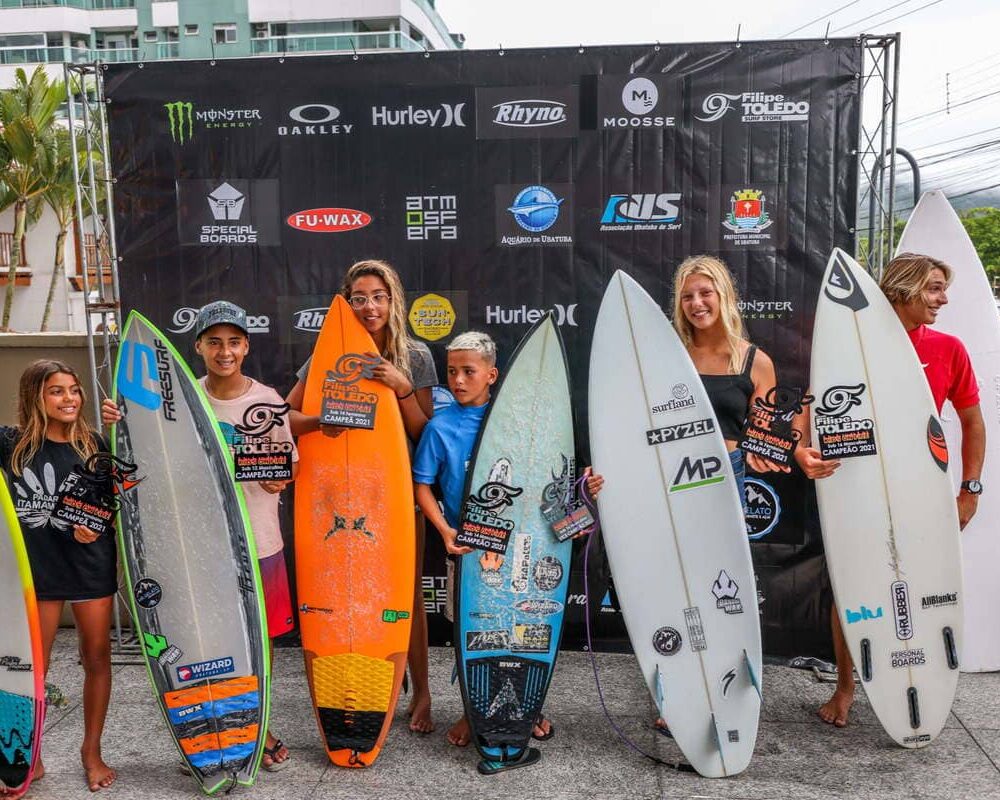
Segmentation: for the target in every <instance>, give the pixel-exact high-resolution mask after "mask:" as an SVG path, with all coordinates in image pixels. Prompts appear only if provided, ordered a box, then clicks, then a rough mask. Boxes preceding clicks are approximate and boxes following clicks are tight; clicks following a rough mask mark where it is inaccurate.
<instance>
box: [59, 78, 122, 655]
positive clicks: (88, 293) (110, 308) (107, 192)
mask: <svg viewBox="0 0 1000 800" xmlns="http://www.w3.org/2000/svg"><path fill="white" fill-rule="evenodd" d="M103 73H104V68H103V65H102V64H100V63H99V62H98V63H93V64H64V65H63V74H64V77H65V81H66V96H67V101H68V107H69V126H70V130H71V131H72V132H73V135H71V136H70V146H71V148H72V153H73V180H74V184H75V189H76V191H75V194H76V220H75V223H74V224H75V225H76V233H77V237H78V239H77V241H80V242H83V241H85V236H86V235H88V234H89V235H92V236H93V241H94V243H95V247H94V248H93V257H94V259H95V260H96V262H97V263H95V264H91V263H90V261H91V253H90V252H88V250H89V248H87V247H81V248H80V261H81V263H80V271H81V274H82V285H83V302H84V319H85V320H86V326H87V356H88V358H89V361H90V374H91V385H90V396H91V398H92V399H93V402H92V405H93V409H94V424H95V425H96V427H97V429H98V430H100V429H101V427H102V424H101V402H100V401H101V399H103V398H105V397H108V396H109V392H110V390H111V381H112V374H113V371H114V359H115V352H116V350H117V347H118V341H119V335H120V332H121V302H120V295H119V291H118V251H117V248H116V244H115V218H114V194H113V191H112V189H113V186H114V179H113V178H112V177H111V153H110V149H109V145H108V127H107V116H106V115H105V113H104V103H105V100H104V80H103V77H104V76H103ZM81 148H82V149H81ZM108 279H110V280H108ZM121 607H122V603H121V601H120V599H119V597H118V596H117V595H116V596H115V601H114V626H115V628H114V638H113V646H112V649H113V651H114V653H115V655H118V656H130V657H131V656H136V655H138V654H139V653H140V652H141V648H140V646H139V642H138V641H137V639H136V637H135V633H134V628H131V629H123V627H122V624H121V613H120V610H121ZM125 607H126V608H127V604H125ZM137 663H138V662H137Z"/></svg>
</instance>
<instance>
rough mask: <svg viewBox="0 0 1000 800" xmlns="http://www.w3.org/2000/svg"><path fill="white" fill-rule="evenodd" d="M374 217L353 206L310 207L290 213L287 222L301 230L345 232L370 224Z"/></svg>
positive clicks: (310, 231)
mask: <svg viewBox="0 0 1000 800" xmlns="http://www.w3.org/2000/svg"><path fill="white" fill-rule="evenodd" d="M371 221H372V217H371V215H370V214H368V213H366V212H364V211H357V210H355V209H353V208H310V209H308V210H306V211H296V212H295V213H293V214H289V215H288V219H286V220H285V222H287V223H288V225H289V226H291V227H292V228H295V229H296V230H299V231H308V232H309V233H344V232H345V231H355V230H357V229H358V228H364V227H365V226H366V225H370V224H371Z"/></svg>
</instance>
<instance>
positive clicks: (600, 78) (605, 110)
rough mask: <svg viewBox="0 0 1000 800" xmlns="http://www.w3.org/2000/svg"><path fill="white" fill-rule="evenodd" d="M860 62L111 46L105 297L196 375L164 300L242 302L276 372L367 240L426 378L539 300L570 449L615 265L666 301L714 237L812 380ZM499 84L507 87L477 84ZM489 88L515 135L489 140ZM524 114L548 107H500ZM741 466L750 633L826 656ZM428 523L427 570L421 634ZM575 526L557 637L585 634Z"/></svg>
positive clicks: (842, 212)
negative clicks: (392, 279)
mask: <svg viewBox="0 0 1000 800" xmlns="http://www.w3.org/2000/svg"><path fill="white" fill-rule="evenodd" d="M859 72H861V49H860V46H859V44H858V43H857V42H856V41H854V40H831V41H830V42H822V41H791V42H785V41H782V42H746V43H742V45H741V46H739V47H736V46H735V45H734V44H727V43H721V44H690V45H659V46H658V47H653V46H615V47H594V48H586V49H585V52H583V53H580V52H579V51H578V48H567V49H546V50H523V51H510V50H508V51H506V52H505V54H504V55H503V56H502V57H501V56H499V55H498V54H497V53H495V52H490V53H486V52H474V51H468V52H464V51H457V52H434V53H431V54H430V55H429V57H425V55H424V54H423V53H417V54H405V53H404V54H379V55H365V56H363V57H361V58H360V59H359V60H357V61H355V60H354V59H352V58H350V57H343V56H321V57H308V58H296V59H285V60H284V61H283V62H279V61H278V60H277V59H266V58H260V59H234V60H218V61H216V62H215V63H214V64H212V63H210V62H207V61H205V62H192V61H185V62H179V61H175V62H155V63H149V64H145V65H143V66H142V68H141V69H140V67H139V65H137V64H110V65H108V68H107V70H106V72H105V86H106V93H107V95H108V97H109V98H110V100H111V102H110V103H109V104H108V106H107V109H108V115H109V125H110V128H109V130H110V138H111V152H112V154H113V158H112V167H113V171H114V177H115V178H116V181H117V183H116V185H115V208H116V219H115V223H116V231H117V236H118V253H119V255H120V256H121V258H122V262H121V267H120V278H121V288H122V299H123V304H124V308H125V309H126V310H128V309H131V308H137V309H139V310H140V311H142V312H143V313H145V314H146V315H148V316H149V317H150V319H152V320H153V321H154V322H155V323H156V324H158V325H160V326H162V327H163V328H164V329H169V330H170V331H171V334H170V335H171V338H172V340H173V341H174V343H175V344H176V345H177V346H178V347H179V349H180V350H181V352H182V353H183V354H184V355H185V356H186V357H188V358H189V360H190V361H191V363H192V364H193V365H194V368H195V371H196V373H198V374H201V373H202V367H201V364H200V360H199V359H198V357H197V356H196V354H195V353H194V347H193V344H194V343H193V340H192V337H191V328H190V321H191V320H190V317H191V315H190V311H186V309H187V310H190V309H197V308H198V307H200V306H201V305H203V304H204V303H206V302H208V301H210V300H214V299H218V298H226V299H229V300H231V301H233V302H236V303H239V304H240V305H241V306H243V307H244V308H246V309H247V312H248V314H249V315H250V316H251V317H252V318H253V319H254V321H255V325H254V330H253V331H251V333H252V336H251V349H250V354H249V356H248V357H247V360H246V361H245V363H244V370H245V371H246V372H247V374H250V375H252V376H254V377H255V378H259V379H261V380H263V381H264V382H266V383H269V384H271V385H273V386H275V387H276V388H277V389H278V391H279V392H280V393H282V394H284V393H285V392H287V391H288V389H290V388H291V386H292V385H293V384H294V381H295V377H294V370H295V369H296V368H297V367H298V366H300V365H301V364H302V363H303V362H304V361H305V359H306V358H307V357H308V356H309V354H310V351H311V348H312V342H313V341H314V338H315V331H316V330H317V329H318V326H319V325H320V324H321V321H322V316H323V314H325V311H326V309H327V308H328V307H329V304H330V298H331V295H332V294H333V292H335V291H336V290H337V289H338V288H339V286H340V282H341V279H342V276H343V274H344V271H345V270H346V269H347V267H348V266H350V264H352V263H353V262H355V261H358V260H361V259H363V258H381V259H385V260H386V261H389V262H390V263H392V264H393V265H394V266H395V267H396V268H397V269H398V270H399V272H400V275H401V277H402V279H403V284H404V286H405V288H406V293H407V309H406V310H407V315H408V323H409V325H410V331H411V333H413V334H414V335H415V336H417V337H419V338H420V340H421V341H424V342H426V343H427V345H428V346H429V347H430V348H431V352H432V354H433V356H434V359H435V363H436V365H437V369H438V375H439V378H440V379H441V382H442V383H444V382H445V372H444V366H445V349H444V348H445V345H446V344H447V342H449V341H451V339H452V338H453V337H454V336H455V335H456V334H457V333H458V332H460V331H462V330H467V329H469V328H475V329H480V330H485V331H487V332H489V333H490V334H491V335H492V336H494V338H495V339H496V340H497V344H498V347H499V351H500V367H501V369H502V368H503V367H504V365H505V363H506V359H507V357H508V356H509V355H510V353H511V352H512V351H513V349H514V347H515V345H516V344H517V342H518V341H519V339H520V337H521V336H522V335H523V334H524V333H525V332H526V331H527V330H528V328H529V327H530V326H531V324H532V323H533V322H535V321H537V320H538V319H539V318H540V317H541V315H542V314H543V313H545V312H546V311H548V310H552V311H553V312H554V314H555V317H556V322H557V324H558V325H559V326H560V330H561V332H562V334H563V338H564V340H565V344H566V350H567V355H568V357H569V362H570V369H571V374H572V377H573V380H574V384H575V392H574V404H575V411H576V419H577V431H576V433H577V443H578V452H577V454H576V456H577V462H578V463H579V464H580V465H581V466H582V465H586V464H588V463H589V456H588V450H589V447H588V440H587V424H586V420H587V417H586V410H587V396H586V394H587V393H586V379H587V374H588V361H589V349H590V339H591V335H592V332H593V326H594V322H595V319H596V315H597V309H598V306H599V304H600V300H601V296H602V294H603V291H604V288H605V286H606V285H607V282H608V279H609V278H610V276H611V274H612V273H613V272H614V270H616V269H619V268H623V269H625V270H626V271H628V272H629V273H630V274H631V275H632V276H633V277H635V278H636V280H638V281H639V282H640V283H641V284H642V285H643V286H644V287H645V288H646V289H647V290H648V291H649V292H650V293H651V294H652V295H653V297H654V298H656V299H657V301H659V302H660V303H661V304H662V305H663V306H664V307H665V308H668V309H669V307H670V305H671V303H672V292H671V281H672V276H673V273H674V271H675V269H676V267H677V265H678V264H679V263H680V262H681V261H682V260H683V259H684V258H685V257H686V256H688V255H691V254H694V253H700V252H709V253H717V254H719V255H720V256H722V257H723V258H724V259H725V260H726V262H727V264H728V266H729V267H730V269H731V271H732V272H733V275H734V277H735V278H736V283H737V286H738V288H739V292H740V299H741V308H742V311H743V314H744V317H745V319H746V320H747V323H748V326H749V330H750V335H751V338H752V339H753V341H754V342H755V343H756V344H757V345H759V346H760V347H761V348H762V349H763V350H765V351H766V352H767V353H768V354H769V355H770V356H771V357H772V358H773V360H774V362H775V365H776V368H777V372H778V376H779V379H780V380H781V381H782V383H784V384H786V385H792V386H802V387H805V386H807V385H808V375H809V363H808V362H809V350H810V339H811V334H812V324H813V314H814V310H815V302H816V297H817V296H818V292H819V282H820V280H821V278H822V275H823V271H824V268H825V266H826V262H827V259H828V257H829V253H830V251H831V249H832V248H833V247H835V246H839V247H842V248H845V249H848V250H849V249H850V248H851V247H852V244H853V238H854V237H853V233H852V230H853V229H854V227H855V206H856V198H857V155H856V154H855V153H854V152H852V151H854V150H856V148H857V131H858V122H859V109H860V99H859V95H858V82H857V79H856V78H855V74H856V73H859ZM519 88H520V89H522V90H523V91H511V92H509V91H508V90H512V89H513V90H517V89H519ZM557 90H558V91H557ZM567 90H568V92H569V93H568V94H562V92H564V91H567ZM530 100H536V101H548V102H540V103H537V104H535V105H524V104H523V101H530ZM507 102H510V103H515V104H516V103H522V105H520V106H517V107H515V106H510V107H508V108H506V109H495V108H494V106H497V105H502V104H503V103H507ZM553 103H557V104H558V103H565V111H566V115H567V120H569V121H568V122H567V123H561V122H557V121H556V120H557V119H558V118H559V117H560V112H559V111H558V110H557V109H558V108H559V106H557V105H553ZM477 105H478V106H479V107H478V108H477ZM484 105H488V106H489V111H490V112H491V113H492V114H493V116H490V117H489V118H486V117H484V116H483V114H482V113H481V112H482V110H483V106H484ZM500 110H503V121H510V122H513V123H514V124H515V127H510V128H509V130H512V131H513V130H517V131H519V133H517V134H516V136H502V137H501V136H500V132H499V131H497V128H500V127H504V126H502V125H496V123H495V119H496V118H495V114H496V113H498V112H499V111H500ZM577 114H578V122H579V130H575V131H573V132H572V133H570V134H569V135H564V132H563V129H562V126H563V125H569V124H576V122H575V120H576V115H577ZM543 118H544V120H543ZM539 121H545V122H547V123H549V122H551V123H552V124H551V125H549V124H546V125H539V126H537V127H531V128H520V127H517V126H518V125H520V124H521V123H522V122H524V123H536V122H539ZM504 129H505V130H507V128H504ZM524 131H527V132H528V135H527V136H525V137H524V138H520V137H521V132H524ZM556 131H559V134H558V135H556ZM484 135H485V136H489V137H491V138H483V137H484ZM494 136H496V137H498V138H492V137H494ZM225 186H228V187H231V190H230V189H225V188H224V187H225ZM272 186H273V187H274V188H273V189H272V188H271V187H272ZM220 190H221V193H220ZM758 193H759V194H758ZM213 195H214V196H213ZM240 195H242V206H240V202H241V198H240ZM734 203H736V204H737V206H736V207H735V208H734V205H733V204H734ZM740 203H742V205H739V204H740ZM217 214H221V215H222V216H223V219H221V220H220V219H217V218H216V215H217ZM727 223H728V225H727ZM205 226H208V227H209V228H212V227H213V226H215V227H217V228H221V229H222V230H210V231H208V232H207V233H205V232H204V231H203V230H202V229H203V227H205ZM246 228H252V229H253V230H246ZM203 234H204V235H205V236H206V238H207V241H202V236H203ZM227 236H228V237H233V238H231V239H229V240H224V239H225V237H227ZM251 236H256V237H257V241H255V242H251V241H244V240H243V239H244V238H245V239H249V237H251ZM434 337H438V338H434ZM666 400H669V398H666ZM657 402H661V399H659V398H658V399H657ZM668 416H669V415H664V416H663V422H662V423H661V422H660V421H659V419H660V418H659V417H658V418H657V422H656V425H655V426H651V427H656V428H657V429H659V428H669V427H670V426H671V425H673V424H674V423H673V422H671V421H670V420H668V419H667V417H668ZM751 477H754V478H757V479H759V480H760V481H761V484H760V485H753V484H751V486H752V487H753V497H752V498H751V500H752V510H753V514H752V520H751V525H750V531H751V535H754V536H757V537H759V538H756V539H754V540H753V542H752V551H753V555H754V559H755V563H756V566H757V571H758V574H759V576H760V588H761V590H762V592H763V593H764V595H765V597H766V602H765V603H764V605H763V614H764V625H763V630H764V635H765V649H766V651H767V652H769V653H789V654H793V653H794V654H801V653H803V652H809V653H812V654H817V655H824V654H826V653H825V652H820V651H823V650H824V648H825V645H824V644H823V643H824V642H825V641H826V637H827V636H828V634H827V633H826V632H825V630H826V629H827V628H828V621H827V620H828V616H825V615H824V614H825V611H826V609H825V603H826V602H827V601H826V600H823V601H822V602H821V601H819V600H818V599H817V597H818V593H819V591H820V590H819V588H817V587H818V586H819V585H820V583H819V582H817V581H815V580H812V577H813V576H814V574H815V572H816V567H815V564H816V563H817V559H818V558H819V555H820V554H821V552H822V547H821V541H820V537H819V523H818V519H817V515H816V513H815V498H814V495H813V493H812V487H811V485H810V484H809V482H808V481H806V480H805V479H804V478H803V477H802V476H801V475H800V474H799V473H798V472H797V471H796V472H793V473H792V474H791V475H789V476H785V475H780V476H777V475H775V474H774V473H771V474H768V475H766V476H751ZM748 491H749V490H748ZM290 505H291V504H290V503H286V504H284V505H283V508H284V509H286V510H285V511H284V512H283V513H285V514H286V515H288V511H287V509H289V507H290ZM290 522H291V520H290V515H288V518H287V519H285V520H284V523H286V524H285V534H286V537H288V538H289V539H290V538H291V536H292V529H291V524H290ZM436 537H437V534H436V533H435V532H433V531H431V532H430V537H429V538H430V541H431V542H433V549H432V544H431V543H429V544H428V549H427V553H426V561H425V576H428V577H429V578H430V579H431V583H430V584H428V585H426V586H425V587H424V588H425V594H426V596H427V598H428V604H429V606H430V607H431V608H432V609H434V611H433V613H432V614H431V636H432V641H434V642H435V643H443V642H444V641H448V640H450V636H451V634H450V627H449V626H447V625H446V624H444V623H443V622H441V620H440V615H439V612H438V610H437V609H438V608H439V606H440V599H441V597H440V595H441V592H442V587H441V586H440V585H438V584H439V582H440V579H441V577H442V576H443V575H444V564H443V554H442V551H441V549H440V548H439V547H438V546H437V542H436V541H434V539H435V538H436ZM576 547H577V554H576V559H575V561H574V568H573V570H572V574H571V576H570V602H569V603H568V607H567V618H566V627H565V635H564V638H563V641H564V642H565V643H566V644H567V645H568V646H579V645H580V644H582V642H583V625H582V623H583V605H582V604H581V603H580V602H579V601H580V600H581V596H582V593H583V583H582V577H583V576H582V572H581V569H582V559H581V553H580V545H576ZM289 552H291V551H289ZM819 561H820V562H821V559H819ZM534 566H535V565H534V564H533V565H532V567H533V568H534ZM591 568H592V570H593V574H592V575H591V591H592V593H593V595H594V597H593V598H592V599H593V604H592V608H591V613H592V620H593V623H594V625H593V630H594V635H595V644H596V646H598V647H600V648H618V647H621V646H624V644H625V643H626V642H627V639H626V635H625V629H624V626H623V624H622V621H621V614H620V613H618V610H617V605H616V601H615V598H614V593H613V591H611V590H610V575H609V572H608V569H607V565H606V563H605V562H604V560H603V552H602V549H601V547H600V543H599V542H597V543H595V552H594V553H593V554H592V558H591ZM807 578H808V580H807ZM790 609H798V610H797V611H796V612H795V613H791V612H790ZM803 609H806V610H803ZM678 630H680V629H678ZM816 631H823V633H822V634H821V635H817V634H816ZM537 638H538V637H533V636H532V637H527V639H526V641H533V640H535V639H537Z"/></svg>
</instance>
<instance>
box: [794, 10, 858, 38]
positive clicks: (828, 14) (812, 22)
mask: <svg viewBox="0 0 1000 800" xmlns="http://www.w3.org/2000/svg"><path fill="white" fill-rule="evenodd" d="M860 2H861V0H851V2H850V3H845V4H844V5H842V6H840V7H839V8H835V9H833V11H829V12H827V13H826V14H823V15H822V16H820V17H816V19H814V20H811V21H809V22H807V23H806V24H805V25H800V26H799V27H797V28H796V29H795V30H793V31H789V32H788V33H785V34H782V35H781V36H779V37H778V38H779V39H784V38H785V37H786V36H791V35H792V34H793V33H798V32H799V31H801V30H804V29H805V28H808V27H809V26H810V25H815V24H816V23H817V22H822V21H823V20H825V19H827V18H828V17H832V16H833V15H834V14H836V13H837V12H838V11H843V10H844V9H845V8H850V7H851V6H854V5H857V4H858V3H860Z"/></svg>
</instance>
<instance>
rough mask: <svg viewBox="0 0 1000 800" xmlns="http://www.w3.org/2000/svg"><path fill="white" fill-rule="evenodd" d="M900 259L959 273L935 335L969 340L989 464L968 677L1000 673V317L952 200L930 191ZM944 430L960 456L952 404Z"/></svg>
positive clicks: (971, 555) (968, 598) (972, 537)
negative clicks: (924, 258)
mask: <svg viewBox="0 0 1000 800" xmlns="http://www.w3.org/2000/svg"><path fill="white" fill-rule="evenodd" d="M896 252H897V253H920V254H922V255H928V256H933V257H934V258H939V259H941V260H942V261H944V262H945V263H946V264H947V265H948V266H949V267H951V269H952V274H953V279H952V282H951V285H950V286H949V287H948V305H946V306H944V307H943V308H942V309H941V310H940V311H939V312H938V318H937V322H936V323H935V324H934V330H936V331H941V332H942V333H950V334H951V335H952V336H957V337H958V338H959V339H961V340H962V344H964V345H965V347H966V349H967V350H968V351H969V358H970V359H971V360H972V368H973V370H974V371H975V373H976V378H977V379H978V381H979V391H980V397H981V405H982V411H983V421H984V422H985V424H986V460H985V462H984V463H983V471H982V474H981V475H980V478H981V482H982V484H983V486H984V489H983V493H982V495H981V496H980V498H979V508H978V510H977V511H976V515H975V516H974V517H973V518H972V520H971V521H970V522H969V524H968V525H966V526H965V530H963V531H962V572H963V577H964V579H965V599H964V600H963V602H962V607H963V608H964V610H965V640H964V641H963V642H962V671H963V672H991V671H994V670H1000V614H997V608H996V606H997V601H996V580H997V575H998V574H1000V403H998V402H997V400H996V397H997V388H996V387H998V386H1000V314H998V313H997V306H996V300H994V298H993V290H992V289H991V288H990V282H989V279H988V278H987V277H986V271H985V270H984V269H983V263H982V261H980V260H979V255H978V254H977V253H976V248H975V246H974V245H973V244H972V240H971V239H970V238H969V234H968V233H966V231H965V226H964V225H962V220H960V219H959V218H958V214H956V213H955V211H954V209H953V208H952V207H951V203H949V202H948V198H947V197H945V195H944V192H940V191H931V192H924V194H923V196H922V197H921V198H920V202H919V203H917V207H916V208H915V209H913V214H911V215H910V221H909V222H908V223H907V224H906V230H904V231H903V236H902V238H901V239H900V240H899V247H898V248H897V250H896ZM941 425H942V427H943V428H944V435H945V438H946V439H947V440H948V447H949V449H950V450H951V451H952V452H953V453H955V454H956V456H957V454H958V453H960V452H961V447H962V426H961V424H960V422H959V419H958V414H957V413H956V412H955V409H954V408H953V407H952V405H951V403H949V402H948V401H945V404H944V408H942V409H941ZM950 471H951V476H952V482H953V484H954V486H953V488H954V490H955V492H956V493H957V492H958V488H959V483H960V482H961V480H962V464H961V459H960V458H957V457H956V458H955V459H953V460H952V463H951V470H950Z"/></svg>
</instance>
